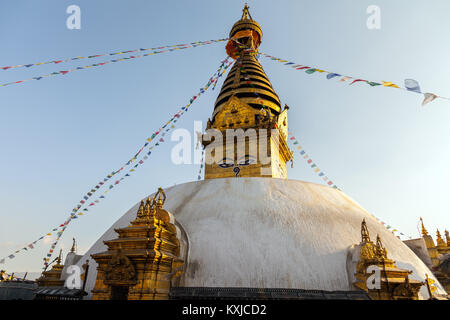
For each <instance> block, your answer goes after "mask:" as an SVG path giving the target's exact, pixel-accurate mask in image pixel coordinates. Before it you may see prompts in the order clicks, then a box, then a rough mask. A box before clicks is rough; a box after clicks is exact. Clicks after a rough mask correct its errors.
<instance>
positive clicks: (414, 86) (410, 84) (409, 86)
mask: <svg viewBox="0 0 450 320" xmlns="http://www.w3.org/2000/svg"><path fill="white" fill-rule="evenodd" d="M232 40H233V41H235V42H236V43H237V44H238V47H240V48H248V47H247V46H245V45H243V44H242V43H239V42H238V41H237V40H236V39H232ZM257 54H258V55H262V56H264V57H266V58H269V59H270V60H274V61H278V62H281V63H283V64H284V65H286V66H290V67H291V68H293V69H295V70H305V73H307V74H313V73H316V72H319V73H326V78H327V79H328V80H330V79H333V78H337V79H339V82H347V80H350V79H354V78H353V77H350V76H343V75H341V74H340V73H335V72H330V71H326V70H323V69H318V68H313V67H309V66H304V65H301V64H296V63H295V62H288V61H287V60H284V59H280V58H277V57H274V56H271V55H268V54H266V53H263V52H261V51H258V52H257ZM286 62H287V63H286ZM357 82H363V83H367V84H368V85H370V86H371V87H376V86H381V85H382V86H384V87H389V88H396V89H402V90H406V91H411V92H415V93H422V92H421V91H420V87H419V83H418V82H417V81H416V80H414V79H405V87H404V88H401V87H400V86H399V85H397V84H395V83H393V82H391V81H381V83H379V82H374V81H369V80H364V79H359V78H358V79H354V80H353V81H352V82H351V83H350V85H352V84H355V83H357ZM436 98H441V99H446V100H450V98H447V97H442V96H438V95H436V94H433V93H425V94H424V101H423V103H422V106H424V105H426V104H427V103H429V102H431V101H433V100H435V99H436Z"/></svg>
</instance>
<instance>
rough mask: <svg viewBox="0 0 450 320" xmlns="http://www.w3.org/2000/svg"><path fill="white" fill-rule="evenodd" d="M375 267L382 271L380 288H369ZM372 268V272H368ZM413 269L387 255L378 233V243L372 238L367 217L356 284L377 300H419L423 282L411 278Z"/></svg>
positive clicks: (363, 223) (364, 224) (362, 231)
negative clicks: (405, 267) (402, 265)
mask: <svg viewBox="0 0 450 320" xmlns="http://www.w3.org/2000/svg"><path fill="white" fill-rule="evenodd" d="M373 267H375V268H377V269H378V270H379V271H380V280H379V285H378V288H368V286H367V281H368V278H369V276H371V275H372V271H373ZM368 268H370V270H371V272H367V271H368V270H369V269H368ZM411 272H412V271H409V270H404V269H400V268H398V267H397V266H396V265H395V262H394V261H393V260H391V259H389V258H388V257H387V250H386V248H384V247H383V244H382V242H381V239H380V237H379V236H378V235H377V240H376V243H373V242H372V241H371V240H370V235H369V230H368V228H367V224H366V221H365V219H364V220H363V221H362V223H361V243H360V260H359V262H358V264H357V266H356V278H357V279H358V281H357V282H355V283H354V284H355V286H356V287H358V288H360V289H362V290H364V291H366V292H368V293H369V295H370V297H371V298H372V299H375V300H402V299H409V300H418V292H419V290H420V287H422V285H424V283H423V282H421V281H417V280H410V279H409V274H411Z"/></svg>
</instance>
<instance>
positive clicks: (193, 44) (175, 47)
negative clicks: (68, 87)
mask: <svg viewBox="0 0 450 320" xmlns="http://www.w3.org/2000/svg"><path fill="white" fill-rule="evenodd" d="M227 40H228V38H227V39H218V40H207V41H196V42H191V43H189V44H175V45H168V46H162V47H155V48H147V49H142V48H140V49H134V50H124V51H118V52H113V53H103V54H95V55H89V56H85V57H82V56H77V57H74V58H68V59H60V60H49V61H45V62H37V63H28V64H19V65H15V66H5V67H0V70H10V69H15V68H21V67H26V68H30V67H32V66H40V65H44V64H51V63H53V64H59V63H64V62H69V61H76V60H81V59H92V58H98V57H104V56H113V55H120V54H127V53H131V52H143V51H149V50H153V53H152V54H157V53H164V52H171V51H175V50H181V49H187V48H195V47H199V46H204V45H208V44H212V43H216V42H222V41H227ZM167 48H172V49H168V50H164V51H155V50H161V49H167Z"/></svg>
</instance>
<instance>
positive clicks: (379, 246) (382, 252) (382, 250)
mask: <svg viewBox="0 0 450 320" xmlns="http://www.w3.org/2000/svg"><path fill="white" fill-rule="evenodd" d="M376 249H377V254H378V257H380V258H382V259H387V250H386V248H384V247H383V243H382V242H381V238H380V236H379V235H378V234H377V244H376Z"/></svg>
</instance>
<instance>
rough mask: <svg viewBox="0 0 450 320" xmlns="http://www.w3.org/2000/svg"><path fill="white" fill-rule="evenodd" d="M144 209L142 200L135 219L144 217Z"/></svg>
mask: <svg viewBox="0 0 450 320" xmlns="http://www.w3.org/2000/svg"><path fill="white" fill-rule="evenodd" d="M144 208H145V203H144V200H141V204H140V205H139V209H138V212H137V215H136V218H142V217H143V216H144Z"/></svg>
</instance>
